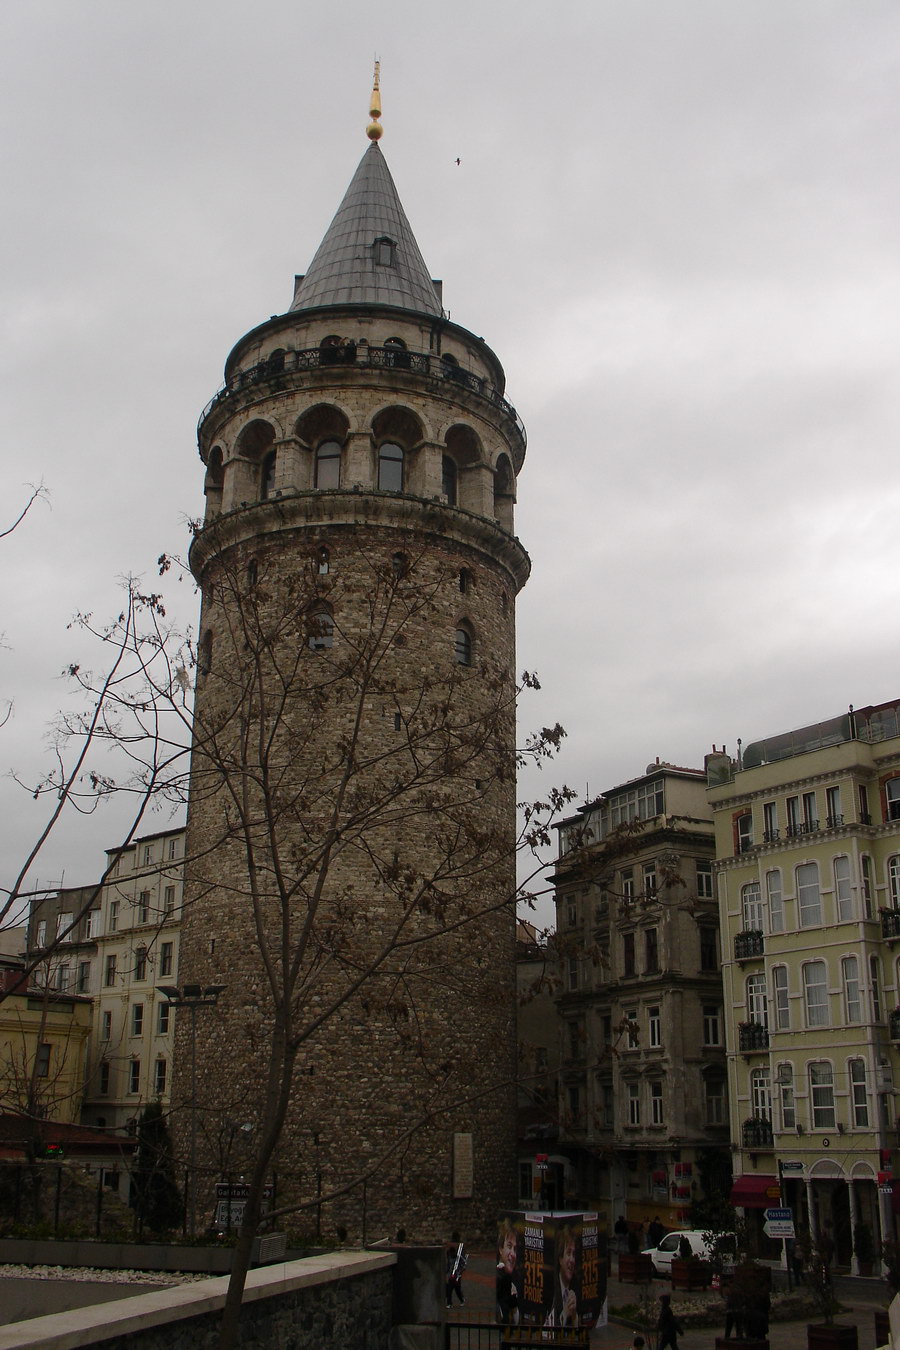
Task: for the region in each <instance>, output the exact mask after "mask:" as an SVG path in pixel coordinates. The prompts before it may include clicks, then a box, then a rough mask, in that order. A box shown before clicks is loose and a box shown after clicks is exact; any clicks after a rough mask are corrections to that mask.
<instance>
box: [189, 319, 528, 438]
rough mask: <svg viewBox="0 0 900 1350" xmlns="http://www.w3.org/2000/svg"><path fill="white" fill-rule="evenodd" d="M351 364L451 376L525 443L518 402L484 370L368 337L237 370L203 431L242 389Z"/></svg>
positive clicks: (211, 403)
mask: <svg viewBox="0 0 900 1350" xmlns="http://www.w3.org/2000/svg"><path fill="white" fill-rule="evenodd" d="M326 366H327V367H329V368H332V367H338V366H351V367H353V368H354V369H356V370H402V371H405V372H407V373H409V374H411V375H421V376H423V377H426V378H429V379H437V380H447V381H449V382H450V383H452V384H456V385H459V386H460V387H461V388H463V389H466V390H468V391H469V393H472V394H476V395H477V396H478V397H479V398H483V399H486V400H487V402H488V403H490V404H492V405H493V406H494V407H495V408H497V409H498V410H499V411H500V412H501V413H502V414H503V416H504V417H508V418H509V419H510V421H511V422H513V424H514V425H515V427H516V430H517V432H518V434H519V436H520V437H521V439H522V446H523V448H524V446H525V441H526V437H525V427H524V425H523V422H522V419H521V418H520V417H519V414H518V413H517V412H516V410H515V408H514V407H513V405H512V404H511V403H510V402H509V401H508V400H507V399H505V398H504V397H503V395H502V394H500V393H498V391H497V390H496V389H495V388H494V386H493V385H492V384H490V383H489V381H488V380H485V379H483V378H482V376H480V375H475V374H473V372H472V371H470V370H464V369H463V367H462V366H460V365H457V364H456V362H455V361H453V362H451V361H448V360H446V359H445V358H444V357H442V356H435V355H434V353H433V352H411V351H407V350H406V348H405V347H370V346H369V345H368V343H365V342H360V343H355V342H348V343H346V344H344V345H343V346H341V347H307V348H305V349H301V350H299V351H289V350H285V351H283V352H278V353H277V354H273V356H270V357H269V358H268V359H267V360H265V361H260V362H259V364H258V365H255V366H250V367H249V368H248V369H247V370H236V371H235V372H234V374H233V375H232V376H230V377H229V379H227V380H226V381H225V383H224V384H223V385H222V388H221V389H220V390H219V391H218V393H216V394H214V395H213V397H212V398H211V399H210V400H209V402H208V403H207V405H206V407H205V408H204V409H203V412H202V413H201V414H200V420H199V422H198V423H197V432H198V434H199V432H200V429H201V428H202V426H203V423H204V422H205V421H206V419H207V417H208V416H209V414H210V413H211V412H212V411H213V409H214V408H217V407H219V406H220V405H221V404H222V403H226V402H227V401H228V400H229V399H230V398H233V397H234V396H235V395H236V394H239V393H242V392H244V391H245V390H251V389H254V388H257V387H262V386H265V385H272V384H275V385H277V384H278V382H279V381H281V380H284V378H285V376H290V375H293V374H295V373H299V372H304V371H309V370H320V369H322V368H324V367H326Z"/></svg>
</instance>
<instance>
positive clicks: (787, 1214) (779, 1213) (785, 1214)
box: [765, 1209, 794, 1223]
mask: <svg viewBox="0 0 900 1350" xmlns="http://www.w3.org/2000/svg"><path fill="white" fill-rule="evenodd" d="M793 1217H794V1214H793V1211H792V1210H790V1209H767V1210H766V1212H765V1219H766V1222H767V1223H774V1222H775V1221H777V1220H780V1221H781V1222H782V1223H785V1222H787V1223H790V1222H791V1220H792V1219H793Z"/></svg>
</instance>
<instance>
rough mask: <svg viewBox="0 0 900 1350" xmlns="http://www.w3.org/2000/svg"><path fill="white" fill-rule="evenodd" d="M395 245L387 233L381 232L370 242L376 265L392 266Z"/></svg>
mask: <svg viewBox="0 0 900 1350" xmlns="http://www.w3.org/2000/svg"><path fill="white" fill-rule="evenodd" d="M396 248H397V245H396V244H395V243H394V241H393V239H391V238H390V236H389V235H386V234H383V235H381V236H380V237H379V238H378V239H376V240H375V242H374V243H373V244H372V254H373V256H374V259H375V265H376V266H377V267H393V266H394V259H395V252H396Z"/></svg>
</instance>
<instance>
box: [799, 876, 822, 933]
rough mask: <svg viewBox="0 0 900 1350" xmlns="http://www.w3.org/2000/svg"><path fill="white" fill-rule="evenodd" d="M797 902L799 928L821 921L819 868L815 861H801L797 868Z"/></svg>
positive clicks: (814, 924)
mask: <svg viewBox="0 0 900 1350" xmlns="http://www.w3.org/2000/svg"><path fill="white" fill-rule="evenodd" d="M797 902H798V909H799V917H800V927H801V928H814V927H816V926H817V925H818V924H820V923H821V922H822V898H821V895H820V894H819V868H818V865H817V864H816V863H803V864H802V865H801V866H800V867H798V868H797Z"/></svg>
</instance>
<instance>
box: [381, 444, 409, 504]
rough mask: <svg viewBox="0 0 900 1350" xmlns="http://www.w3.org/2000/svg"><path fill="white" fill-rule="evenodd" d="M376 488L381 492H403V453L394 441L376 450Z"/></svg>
mask: <svg viewBox="0 0 900 1350" xmlns="http://www.w3.org/2000/svg"><path fill="white" fill-rule="evenodd" d="M378 487H379V489H380V491H382V492H402V491H403V451H402V450H401V448H400V446H399V445H397V444H396V443H395V442H394V441H385V442H384V444H383V445H381V446H380V448H379V450H378Z"/></svg>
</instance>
